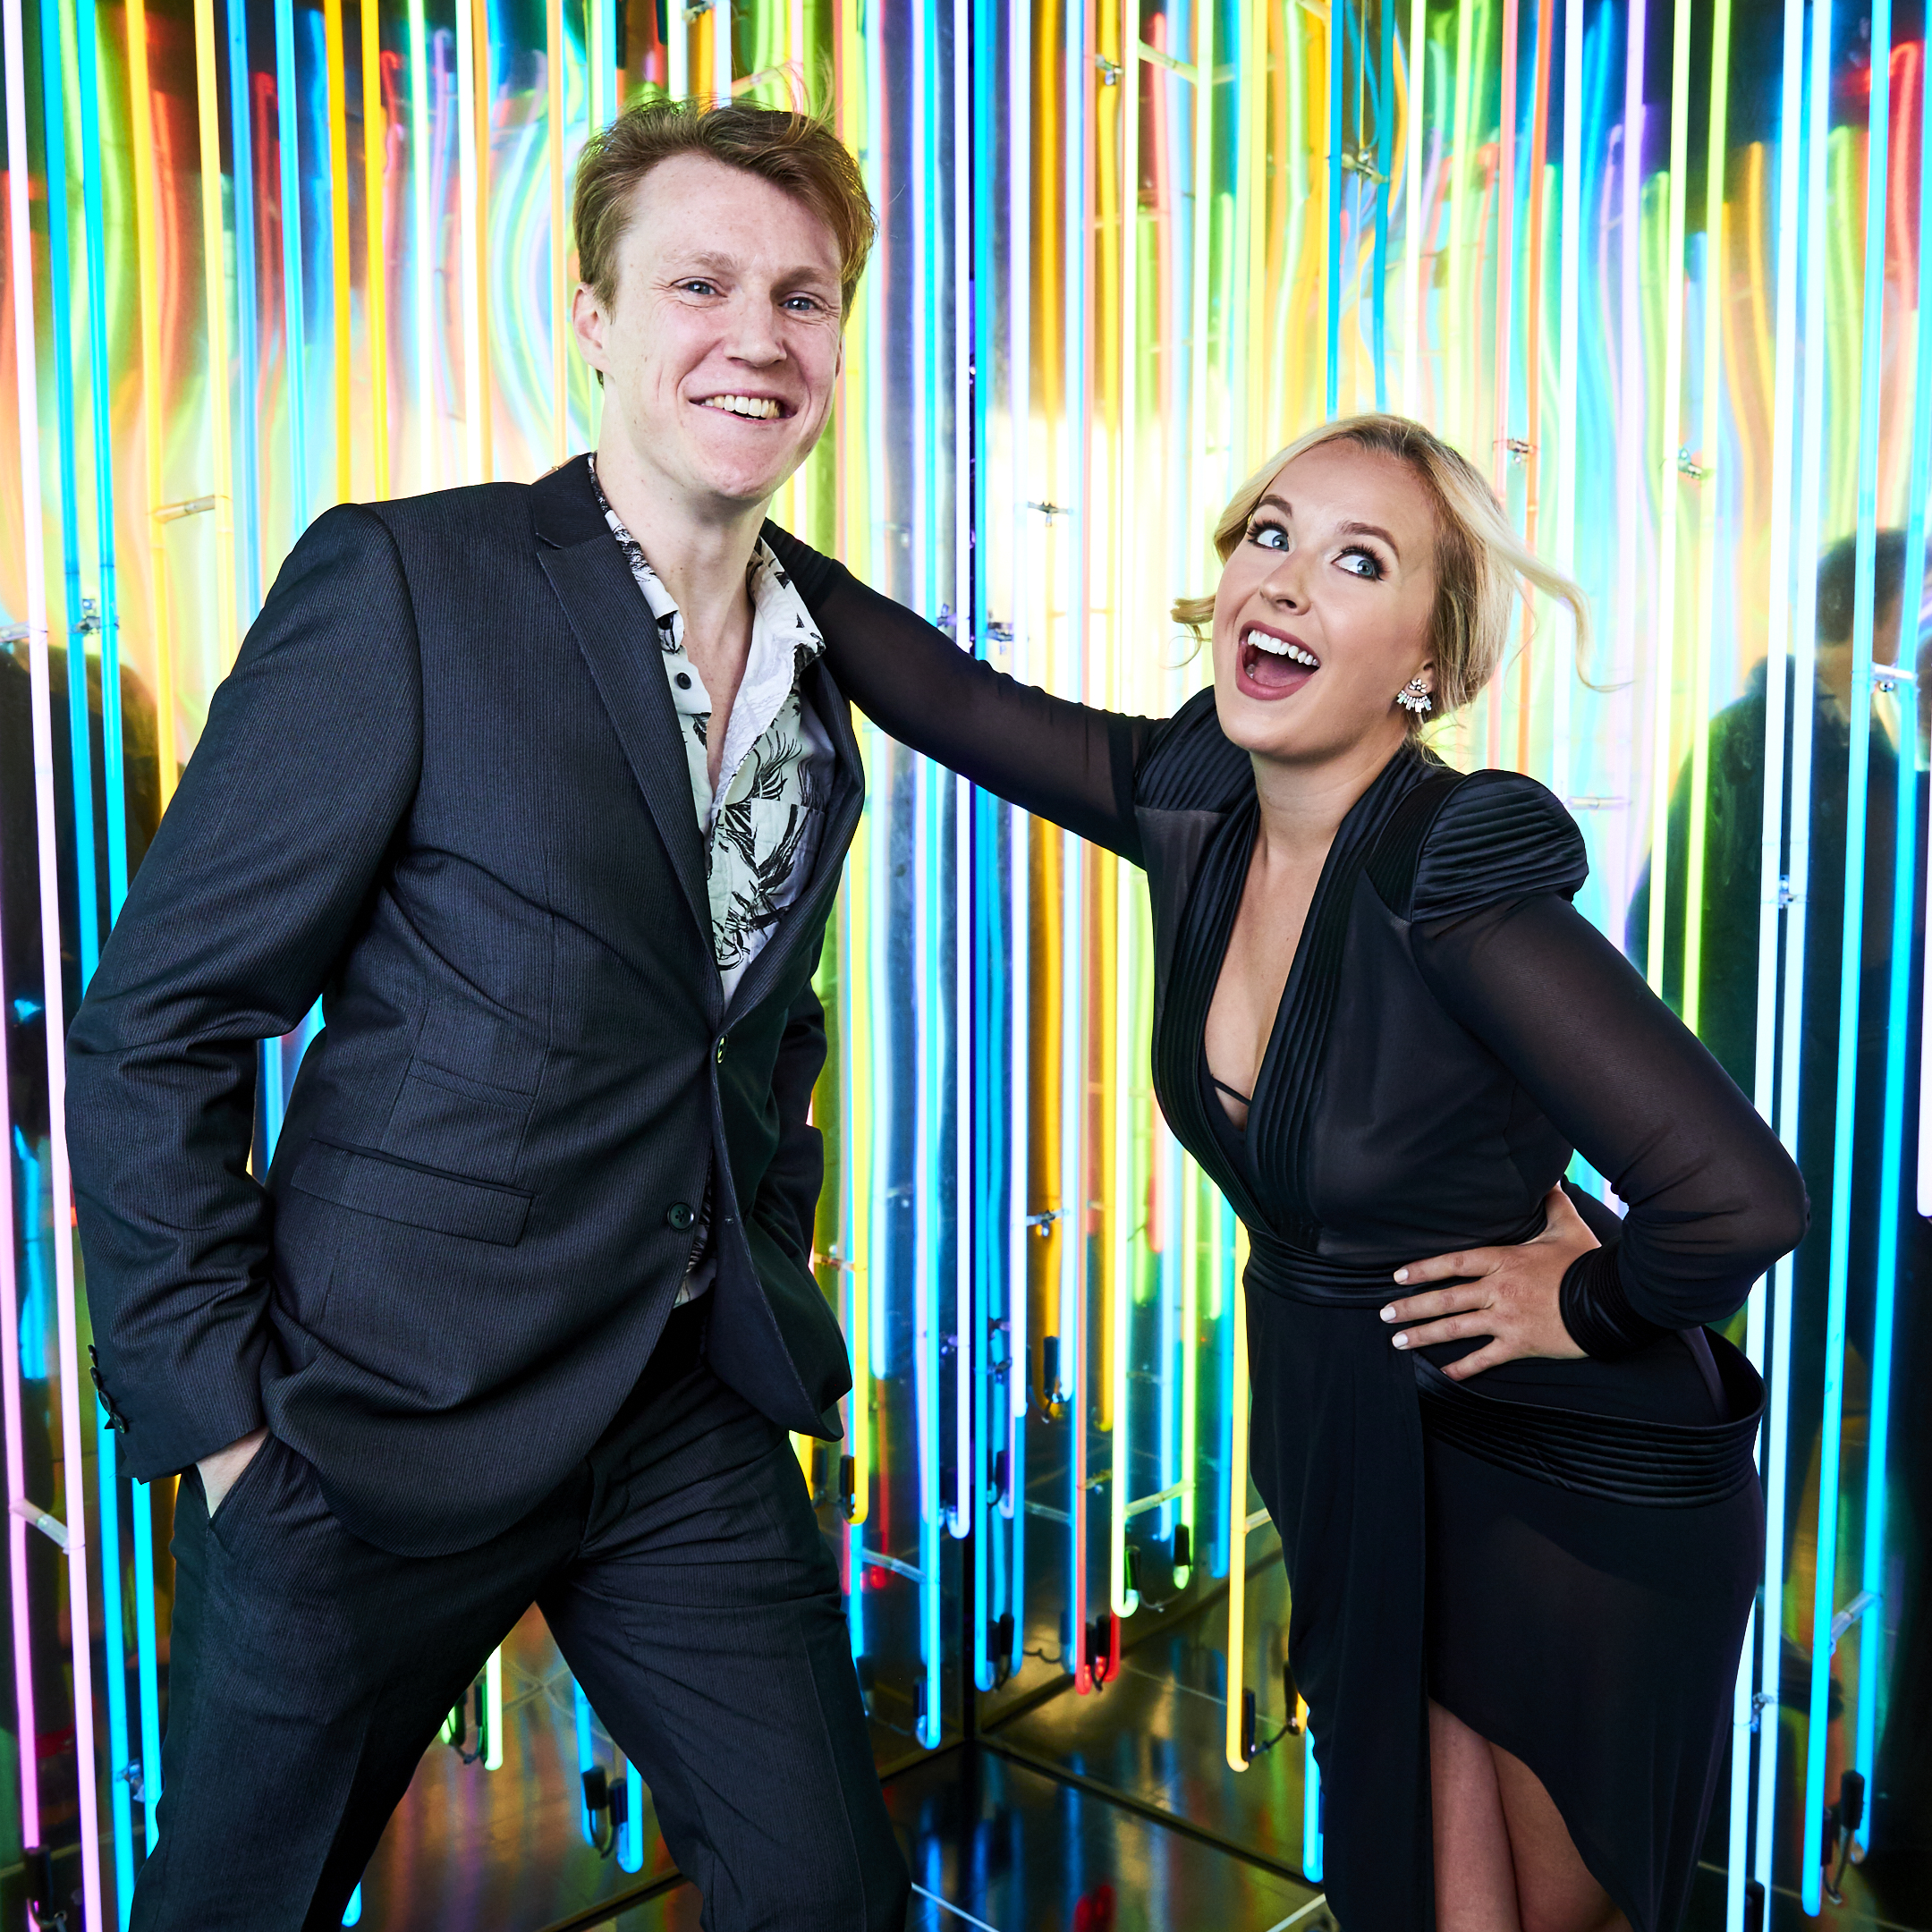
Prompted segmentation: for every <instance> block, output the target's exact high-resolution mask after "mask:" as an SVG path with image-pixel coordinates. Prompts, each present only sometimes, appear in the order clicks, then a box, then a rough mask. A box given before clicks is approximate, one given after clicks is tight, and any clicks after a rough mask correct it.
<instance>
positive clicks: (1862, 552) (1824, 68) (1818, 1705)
mask: <svg viewBox="0 0 1932 1932" xmlns="http://www.w3.org/2000/svg"><path fill="white" fill-rule="evenodd" d="M1818 12H1819V13H1823V14H1824V15H1826V24H1825V27H1824V28H1823V29H1822V31H1823V32H1824V33H1825V34H1826V36H1827V38H1825V39H1824V41H1823V42H1822V44H1821V45H1820V46H1819V47H1818V52H1817V54H1816V55H1814V67H1813V81H1812V85H1813V87H1814V89H1816V90H1817V92H1818V95H1819V96H1820V97H1823V96H1824V95H1825V93H1826V85H1825V82H1826V73H1827V72H1828V63H1829V59H1830V53H1831V42H1830V39H1829V38H1828V35H1829V6H1828V4H1826V0H1818ZM1818 31H1820V29H1818V27H1817V26H1816V25H1814V32H1818ZM1871 36H1872V38H1871V91H1870V110H1869V113H1870V120H1869V124H1868V125H1869V132H1868V143H1867V149H1866V154H1867V165H1866V174H1865V242H1866V246H1865V291H1864V326H1863V331H1862V334H1863V342H1862V345H1861V346H1862V362H1861V364H1860V383H1861V394H1860V409H1859V444H1858V527H1857V536H1856V538H1855V542H1856V546H1857V548H1856V553H1855V556H1856V563H1855V571H1854V577H1853V591H1852V711H1851V720H1850V724H1851V733H1852V744H1851V756H1850V762H1849V768H1848V772H1847V776H1846V784H1845V876H1844V906H1843V938H1842V940H1841V947H1842V950H1841V952H1840V954H1839V973H1838V1039H1839V1043H1840V1051H1839V1054H1838V1064H1837V1069H1836V1072H1837V1083H1836V1096H1835V1098H1836V1118H1835V1121H1834V1123H1833V1128H1834V1132H1833V1146H1832V1209H1831V1215H1832V1218H1831V1247H1830V1254H1829V1275H1828V1284H1827V1290H1826V1317H1825V1324H1826V1326H1825V1392H1824V1409H1823V1413H1822V1417H1821V1440H1820V1444H1819V1450H1818V1545H1817V1551H1818V1554H1817V1559H1816V1569H1815V1572H1814V1579H1813V1590H1812V1608H1811V1697H1810V1713H1809V1722H1808V1723H1807V1724H1806V1728H1805V1784H1804V1792H1805V1795H1804V1809H1802V1811H1801V1813H1800V1814H1799V1817H1800V1821H1801V1833H1802V1831H1804V1830H1807V1829H1810V1828H1813V1826H1812V1821H1813V1820H1814V1819H1818V1818H1822V1816H1823V1814H1824V1809H1825V1747H1826V1701H1827V1699H1828V1697H1829V1694H1830V1688H1831V1653H1832V1635H1831V1633H1832V1623H1833V1618H1834V1615H1835V1609H1836V1605H1837V1589H1838V1487H1839V1461H1840V1456H1841V1453H1842V1450H1843V1424H1844V1349H1845V1291H1846V1286H1847V1279H1846V1277H1847V1275H1848V1272H1849V1269H1850V1266H1851V1254H1852V1146H1853V1127H1854V1124H1855V1121H1856V1110H1857V1106H1858V1063H1859V1055H1858V1051H1857V1045H1856V1043H1857V1040H1858V1037H1859V1004H1860V982H1861V979H1862V977H1863V976H1862V968H1863V965H1864V957H1863V954H1864V945H1865V847H1866V817H1867V811H1868V802H1869V798H1870V779H1871V724H1872V697H1873V691H1872V617H1873V609H1872V606H1873V601H1874V589H1875V578H1876V574H1877V524H1878V431H1879V397H1880V383H1879V377H1880V375H1881V373H1882V370H1883V363H1882V360H1881V351H1882V349H1883V344H1884V324H1885V189H1886V185H1887V162H1888V161H1889V159H1890V149H1891V113H1892V89H1891V72H1892V4H1891V0H1873V4H1872V21H1871ZM1822 132H1823V127H1822V124H1821V125H1820V127H1819V133H1820V134H1822ZM1817 152H1818V154H1819V155H1822V143H1821V145H1820V148H1819V149H1818V150H1817ZM1813 216H1814V219H1815V220H1820V219H1821V217H1822V209H1821V208H1814V210H1813ZM1821 267H1822V265H1821V264H1820V263H1819V262H1818V260H1817V258H1813V262H1812V268H1813V273H1814V275H1815V276H1818V278H1819V279H1822V278H1821V276H1820V275H1819V271H1820V269H1821ZM1810 339H1811V340H1812V341H1813V342H1814V343H1815V342H1816V341H1817V340H1818V338H1817V337H1816V336H1813V337H1811V338H1810ZM1814 360H1818V359H1817V358H1814ZM1903 619H1904V613H1903V610H1902V609H1901V612H1900V631H1901V642H1902V640H1903ZM1903 749H1904V748H1903V747H1901V750H1903ZM1910 780H1911V774H1910V772H1909V770H1908V768H1907V766H1906V761H1905V759H1904V758H1901V760H1900V769H1899V784H1900V786H1901V788H1904V787H1905V786H1906V785H1907V784H1909V783H1910ZM1906 929H1907V935H1908V944H1909V943H1910V940H1909V935H1910V925H1909V924H1908V926H1907V928H1906ZM1887 1165H1891V1164H1890V1163H1887ZM1888 1352H1889V1351H1888ZM1873 1399H1874V1402H1877V1399H1878V1397H1877V1383H1876V1382H1875V1383H1874V1385H1873ZM1868 1533H1869V1532H1868ZM1859 1667H1860V1668H1859V1674H1860V1678H1861V1679H1863V1678H1864V1677H1866V1676H1868V1675H1870V1674H1875V1673H1876V1670H1877V1657H1876V1656H1875V1655H1873V1654H1871V1653H1869V1652H1867V1651H1863V1650H1861V1652H1860V1657H1859ZM1800 1842H1801V1843H1802V1836H1801V1840H1800ZM1800 1868H1801V1894H1802V1897H1803V1901H1804V1909H1805V1910H1806V1911H1808V1912H1817V1911H1818V1910H1819V1909H1820V1906H1821V1903H1822V1899H1823V1890H1824V1865H1823V1862H1822V1860H1818V1859H1814V1858H1806V1859H1802V1860H1801V1861H1800Z"/></svg>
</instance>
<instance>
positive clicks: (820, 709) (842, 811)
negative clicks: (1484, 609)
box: [725, 657, 865, 1025]
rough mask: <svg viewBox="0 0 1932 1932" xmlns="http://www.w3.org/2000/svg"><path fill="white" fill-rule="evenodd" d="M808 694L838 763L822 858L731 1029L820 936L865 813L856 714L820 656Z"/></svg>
mask: <svg viewBox="0 0 1932 1932" xmlns="http://www.w3.org/2000/svg"><path fill="white" fill-rule="evenodd" d="M805 696H806V698H807V699H809V701H810V704H811V708H812V710H813V711H814V712H815V713H816V714H817V716H818V722H819V723H820V724H823V725H824V726H825V729H826V737H828V738H829V739H830V740H831V741H832V751H833V756H834V758H835V766H834V770H833V776H832V796H831V798H830V799H829V800H828V801H827V802H826V822H825V829H824V830H823V832H822V833H821V834H820V835H819V839H818V859H817V860H816V861H815V862H814V864H813V866H812V876H811V881H810V883H809V885H807V886H806V888H805V890H804V891H803V892H801V894H799V895H798V897H797V898H796V899H795V900H794V901H793V902H792V904H791V906H790V908H789V909H788V910H787V911H786V912H785V914H784V918H783V919H780V920H779V922H778V929H777V931H775V933H773V935H772V936H771V937H770V939H769V940H767V942H766V945H765V947H764V950H763V951H762V952H760V953H759V954H758V957H757V958H756V959H755V960H753V961H752V962H751V963H750V965H749V966H748V967H746V968H745V971H744V977H743V978H742V979H740V980H739V982H738V989H737V991H736V992H734V993H733V995H732V1001H731V1006H730V1008H729V1010H728V1011H727V1013H726V1015H725V1023H726V1024H727V1025H729V1024H730V1023H731V1022H732V1021H735V1020H736V1019H737V1018H738V1017H739V1016H740V1015H741V1014H742V1013H750V1011H751V1009H752V1008H753V1007H754V1006H756V1005H757V1004H758V1002H759V1001H760V1000H761V999H763V998H764V997H765V996H766V995H767V993H768V992H769V991H770V990H771V987H772V985H773V983H774V982H775V980H776V979H777V978H778V976H779V974H780V973H781V972H782V971H783V970H784V965H785V962H786V961H787V960H788V959H789V958H790V956H791V954H792V949H793V948H794V947H795V946H796V945H798V943H799V939H800V937H801V935H804V934H811V933H816V932H818V929H819V928H820V927H821V926H822V925H823V924H824V922H825V918H826V911H827V909H828V907H829V906H830V903H831V900H832V895H833V894H834V893H835V892H836V891H837V890H838V882H839V876H840V874H841V873H842V872H843V870H844V869H845V852H846V848H847V847H848V846H849V845H850V844H851V843H852V834H853V833H854V832H855V831H856V830H857V829H858V826H859V815H860V812H861V811H862V810H863V809H865V767H864V766H863V765H862V764H861V763H860V758H859V741H858V740H857V739H856V738H855V737H853V735H852V713H851V710H850V708H849V707H848V706H847V704H846V702H845V698H844V694H843V692H842V691H840V690H839V688H838V686H837V685H836V684H835V683H834V682H832V677H831V674H830V673H829V672H827V671H826V666H825V660H824V658H822V657H821V658H820V659H819V660H818V663H816V664H815V665H812V666H811V668H810V669H809V671H808V672H807V673H806V674H805Z"/></svg>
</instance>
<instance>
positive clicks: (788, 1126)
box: [759, 953, 826, 1266]
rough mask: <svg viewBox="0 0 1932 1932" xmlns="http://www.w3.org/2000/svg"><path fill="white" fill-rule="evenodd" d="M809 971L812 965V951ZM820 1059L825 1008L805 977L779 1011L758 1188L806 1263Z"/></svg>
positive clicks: (813, 1208)
mask: <svg viewBox="0 0 1932 1932" xmlns="http://www.w3.org/2000/svg"><path fill="white" fill-rule="evenodd" d="M812 971H813V972H814V974H816V973H817V971H818V955H817V953H814V955H813V960H812ZM825 1063H826V1025H825V1008H824V1007H823V1006H822V1005H821V1004H819V1000H818V993H817V991H816V990H815V989H814V988H813V986H812V983H811V981H810V980H809V979H808V980H807V981H806V982H805V990H804V991H803V992H802V993H801V994H800V995H799V996H798V998H797V999H795V1000H793V1001H792V1009H791V1011H790V1013H787V1014H786V1016H785V1030H784V1038H782V1039H781V1040H780V1041H779V1043H778V1058H777V1060H776V1062H775V1064H774V1065H773V1067H772V1097H773V1098H774V1099H775V1100H776V1101H777V1103H778V1145H777V1147H776V1148H775V1149H774V1151H773V1154H772V1157H771V1165H769V1166H768V1167H767V1169H766V1170H765V1181H764V1184H763V1186H762V1187H761V1188H760V1189H759V1195H760V1199H762V1200H764V1201H767V1202H768V1203H770V1204H771V1205H773V1206H775V1207H776V1208H778V1209H779V1213H778V1214H777V1215H776V1216H773V1217H772V1219H773V1221H775V1222H778V1223H782V1224H783V1225H782V1226H780V1227H779V1228H777V1229H776V1232H779V1233H784V1234H786V1235H787V1236H791V1235H792V1231H793V1230H794V1229H795V1230H796V1237H795V1238H796V1240H797V1242H798V1253H799V1259H800V1260H801V1261H802V1262H804V1263H806V1264H807V1265H808V1266H809V1263H810V1261H811V1253H812V1234H813V1230H814V1228H815V1226H816V1225H817V1222H818V1191H819V1189H820V1188H821V1187H823V1186H824V1184H825V1137H824V1136H823V1135H822V1134H821V1133H820V1132H819V1131H818V1129H817V1128H816V1127H814V1126H813V1125H812V1123H811V1099H812V1089H813V1088H815V1087H816V1086H817V1085H818V1075H819V1073H820V1072H821V1071H822V1070H823V1068H824V1066H825ZM767 1224H768V1225H769V1224H770V1223H767Z"/></svg>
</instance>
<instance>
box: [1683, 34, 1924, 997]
mask: <svg viewBox="0 0 1932 1932" xmlns="http://www.w3.org/2000/svg"><path fill="white" fill-rule="evenodd" d="M1711 58H1712V60H1713V61H1714V62H1715V63H1716V64H1715V65H1714V66H1713V67H1712V69H1711V94H1710V143H1709V148H1708V150H1707V157H1706V160H1705V173H1704V237H1705V241H1704V290H1705V293H1704V369H1703V388H1704V419H1703V422H1702V425H1701V427H1700V431H1699V439H1698V449H1699V461H1700V462H1702V464H1703V466H1704V492H1703V496H1701V498H1700V499H1699V504H1698V612H1699V620H1700V621H1699V626H1698V634H1699V638H1700V639H1702V640H1705V643H1706V645H1707V646H1708V641H1709V640H1710V639H1711V638H1712V636H1714V635H1715V633H1716V615H1717V498H1718V494H1719V487H1720V484H1719V479H1718V477H1717V475H1716V466H1717V439H1718V435H1719V430H1720V419H1719V410H1720V406H1721V402H1722V389H1723V385H1722V382H1721V377H1723V376H1724V327H1723V320H1724V308H1725V301H1724V292H1725V289H1726V287H1727V285H1728V281H1729V277H1728V276H1727V275H1725V273H1724V141H1725V138H1726V135H1727V132H1728V128H1727V125H1726V123H1727V121H1728V116H1729V108H1730V104H1731V103H1730V91H1729V81H1730V75H1731V0H1716V13H1715V15H1714V17H1713V19H1712V21H1711ZM1920 138H1921V139H1923V135H1922V134H1921V136H1920ZM1709 711H1710V652H1709V649H1708V648H1705V649H1702V650H1699V651H1698V652H1697V654H1696V668H1695V670H1694V672H1693V674H1692V683H1691V823H1690V826H1689V828H1688V832H1687V839H1686V851H1685V854H1684V856H1685V859H1686V860H1687V863H1686V865H1685V869H1684V870H1685V885H1684V948H1683V962H1684V964H1683V1020H1684V1024H1685V1025H1686V1026H1687V1027H1689V1028H1690V1029H1691V1031H1692V1032H1693V1033H1694V1032H1696V1031H1697V1028H1698V1021H1699V1008H1700V1006H1701V1004H1702V1002H1701V999H1700V997H1699V996H1700V994H1701V991H1702V981H1703V977H1704V919H1703V912H1702V908H1703V904H1704V859H1705V852H1704V841H1705V834H1706V828H1707V825H1708V821H1709V807H1710V733H1709V730H1708V729H1707V725H1706V719H1707V716H1708V714H1709ZM1651 877H1652V881H1653V883H1652V885H1651V894H1652V896H1653V897H1655V896H1656V894H1657V892H1658V891H1659V889H1660V885H1661V881H1662V877H1663V875H1662V874H1661V873H1659V872H1657V870H1656V869H1655V861H1653V870H1652V874H1651Z"/></svg>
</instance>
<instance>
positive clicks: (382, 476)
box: [203, 0, 389, 501]
mask: <svg viewBox="0 0 1932 1932" xmlns="http://www.w3.org/2000/svg"><path fill="white" fill-rule="evenodd" d="M203 92H204V95H205V94H206V92H207V89H205V88H204V89H203ZM388 148H389V118H388V115H387V114H386V111H385V110H384V107H383V93H382V21H381V15H380V13H379V10H378V0H362V220H363V236H364V247H365V253H366V255H367V257H368V260H367V265H366V266H367V282H368V293H367V300H368V302H369V453H370V456H371V458H372V460H373V462H374V463H375V470H376V478H375V483H376V496H377V500H378V501H380V500H381V499H383V498H385V497H386V496H388V494H389V258H388V235H387V229H388V222H387V219H386V216H387V212H388V208H387V197H386V194H385V192H384V180H385V177H386V173H387V168H386V162H387V157H388Z"/></svg>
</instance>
